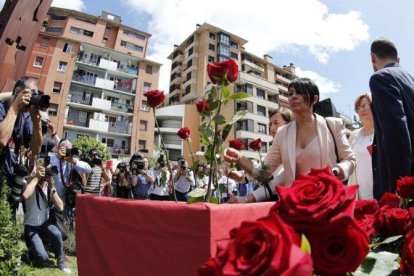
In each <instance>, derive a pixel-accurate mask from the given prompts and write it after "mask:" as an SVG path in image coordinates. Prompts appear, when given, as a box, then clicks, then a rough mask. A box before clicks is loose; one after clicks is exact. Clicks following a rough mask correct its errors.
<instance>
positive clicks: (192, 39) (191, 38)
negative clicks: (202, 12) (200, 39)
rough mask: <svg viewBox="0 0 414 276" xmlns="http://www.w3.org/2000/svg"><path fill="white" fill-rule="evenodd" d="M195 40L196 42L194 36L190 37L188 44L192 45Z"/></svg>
mask: <svg viewBox="0 0 414 276" xmlns="http://www.w3.org/2000/svg"><path fill="white" fill-rule="evenodd" d="M193 42H194V36H192V37H190V38H189V39H188V40H187V46H190V45H191V43H193Z"/></svg>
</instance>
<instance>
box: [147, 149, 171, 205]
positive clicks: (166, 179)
mask: <svg viewBox="0 0 414 276" xmlns="http://www.w3.org/2000/svg"><path fill="white" fill-rule="evenodd" d="M152 174H153V175H154V179H155V181H154V182H153V183H152V185H151V186H150V188H149V190H148V194H149V198H150V199H151V200H171V197H170V193H169V186H170V185H171V181H170V172H169V171H168V169H167V167H166V162H165V160H164V155H160V157H159V158H158V160H157V164H156V166H155V167H154V168H153V169H152Z"/></svg>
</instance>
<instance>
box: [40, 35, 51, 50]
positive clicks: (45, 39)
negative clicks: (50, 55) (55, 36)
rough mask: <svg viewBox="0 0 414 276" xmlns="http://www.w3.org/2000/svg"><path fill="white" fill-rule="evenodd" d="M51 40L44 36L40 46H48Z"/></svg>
mask: <svg viewBox="0 0 414 276" xmlns="http://www.w3.org/2000/svg"><path fill="white" fill-rule="evenodd" d="M49 41H50V38H47V37H42V38H41V39H40V47H42V48H47V47H48V46H49Z"/></svg>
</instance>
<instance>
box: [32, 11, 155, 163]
mask: <svg viewBox="0 0 414 276" xmlns="http://www.w3.org/2000/svg"><path fill="white" fill-rule="evenodd" d="M150 36H151V35H150V34H148V33H145V32H142V31H140V30H137V29H134V28H131V27H128V26H124V25H122V24H121V18H120V17H119V16H116V15H113V14H109V13H106V12H102V14H101V16H99V17H98V16H92V15H89V14H85V13H81V12H78V11H73V10H68V9H62V8H50V10H49V12H48V15H47V17H46V18H45V20H44V22H43V28H42V31H41V33H40V34H39V36H38V38H37V41H36V43H35V46H34V48H33V51H32V53H31V57H30V61H29V63H28V65H27V68H26V75H28V76H31V77H34V78H36V79H38V81H39V89H40V90H42V91H44V92H45V93H46V94H48V95H50V96H51V106H50V108H49V110H48V113H49V117H50V120H51V121H52V123H53V124H54V125H55V126H56V127H57V132H58V135H59V136H61V137H65V138H68V139H70V140H74V139H76V137H79V136H82V135H87V136H90V137H95V138H96V139H99V140H100V141H101V142H103V143H105V144H106V145H107V146H108V148H109V149H110V151H111V153H112V155H113V156H114V157H115V158H116V157H119V158H127V157H128V156H129V155H131V154H132V153H134V152H136V151H138V150H141V151H143V152H148V155H150V156H151V155H152V152H153V141H154V116H153V114H152V112H150V109H149V108H148V106H147V104H146V98H145V97H144V96H143V93H144V92H145V91H147V90H151V89H156V88H157V87H158V80H159V71H160V66H161V64H158V63H156V62H153V61H151V60H148V59H146V58H145V56H146V53H147V46H148V40H149V38H150Z"/></svg>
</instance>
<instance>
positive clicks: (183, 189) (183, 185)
mask: <svg viewBox="0 0 414 276" xmlns="http://www.w3.org/2000/svg"><path fill="white" fill-rule="evenodd" d="M177 173H178V172H177V171H175V172H174V178H175V176H176V175H177ZM188 176H189V177H190V179H191V180H190V181H188V180H187V177H186V176H185V175H180V176H179V177H178V180H177V182H176V183H175V189H176V190H177V191H179V192H180V193H187V192H188V191H189V190H190V186H194V184H195V181H194V174H193V172H192V171H190V172H189V173H188Z"/></svg>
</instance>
